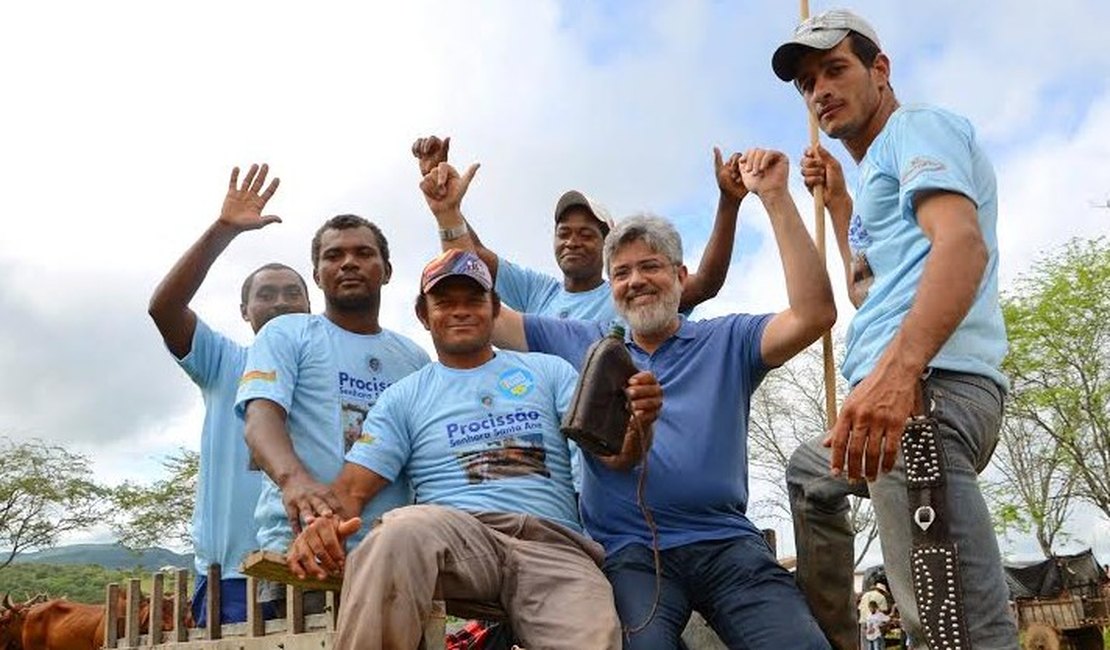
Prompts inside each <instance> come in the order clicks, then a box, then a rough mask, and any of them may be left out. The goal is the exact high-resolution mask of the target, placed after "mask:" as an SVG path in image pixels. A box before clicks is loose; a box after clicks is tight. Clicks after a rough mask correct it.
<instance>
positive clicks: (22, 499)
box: [0, 437, 108, 569]
mask: <svg viewBox="0 0 1110 650" xmlns="http://www.w3.org/2000/svg"><path fill="white" fill-rule="evenodd" d="M0 458H3V459H4V462H3V464H0V549H4V550H2V551H0V569H4V568H5V567H7V566H8V565H9V564H11V562H12V560H13V559H15V556H16V554H17V553H20V552H22V551H28V550H32V549H42V548H48V547H51V546H54V545H55V544H56V543H57V542H58V538H59V537H61V536H62V535H64V534H65V533H69V532H72V531H78V530H83V529H86V528H90V527H92V526H94V525H96V524H98V523H100V522H101V519H102V518H103V515H104V508H105V506H106V505H107V503H106V502H107V500H106V498H105V497H106V496H107V492H108V490H107V489H106V488H104V487H103V486H101V485H99V484H97V483H95V482H94V481H92V480H90V479H89V477H90V476H92V468H91V465H90V463H89V459H88V458H86V457H85V456H83V455H81V454H77V453H73V452H70V451H68V450H66V449H65V448H64V447H61V446H59V445H53V444H48V443H46V442H43V441H42V440H29V441H26V442H16V441H14V440H11V439H9V438H6V437H0Z"/></svg>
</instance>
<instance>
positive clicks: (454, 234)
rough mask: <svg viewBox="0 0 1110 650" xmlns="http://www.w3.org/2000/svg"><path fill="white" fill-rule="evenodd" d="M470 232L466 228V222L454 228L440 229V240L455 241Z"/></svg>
mask: <svg viewBox="0 0 1110 650" xmlns="http://www.w3.org/2000/svg"><path fill="white" fill-rule="evenodd" d="M468 232H470V229H469V228H467V227H466V222H465V221H464V222H462V223H461V224H459V225H458V226H455V227H454V228H440V229H439V238H440V240H441V241H453V240H455V239H458V238H459V237H462V236H463V235H465V234H466V233H468Z"/></svg>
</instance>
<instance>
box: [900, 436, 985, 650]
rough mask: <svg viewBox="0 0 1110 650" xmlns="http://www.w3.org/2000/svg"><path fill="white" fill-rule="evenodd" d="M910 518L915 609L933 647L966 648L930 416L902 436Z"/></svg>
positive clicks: (955, 558)
mask: <svg viewBox="0 0 1110 650" xmlns="http://www.w3.org/2000/svg"><path fill="white" fill-rule="evenodd" d="M902 450H903V451H902V453H903V456H904V458H905V463H906V489H907V490H908V491H909V505H910V508H909V510H910V512H909V516H910V517H911V519H912V520H913V547H912V549H911V551H910V564H911V567H910V568H911V573H912V575H913V591H914V596H915V597H916V599H917V610H918V614H919V616H920V617H921V624H922V626H923V627H924V628H925V636H926V640H927V641H928V642H929V647H930V648H932V650H964V649H970V648H971V640H970V639H969V638H968V634H967V621H966V619H965V618H964V607H963V590H962V588H961V586H960V562H959V549H958V548H957V545H956V544H955V543H954V542H953V541H952V540H951V538H950V537H949V531H948V517H947V516H946V513H945V503H946V500H945V468H944V453H943V451H942V450H941V446H940V440H939V433H938V430H937V422H936V419H935V418H932V417H926V416H924V415H917V416H914V417H913V418H911V419H910V421H909V422H908V423H907V424H906V430H905V433H903V435H902Z"/></svg>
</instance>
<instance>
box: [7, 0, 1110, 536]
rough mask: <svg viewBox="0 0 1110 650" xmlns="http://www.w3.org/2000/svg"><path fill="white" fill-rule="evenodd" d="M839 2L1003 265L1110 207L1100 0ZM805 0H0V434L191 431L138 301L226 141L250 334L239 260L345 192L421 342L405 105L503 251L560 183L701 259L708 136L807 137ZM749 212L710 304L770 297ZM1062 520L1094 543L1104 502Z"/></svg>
mask: <svg viewBox="0 0 1110 650" xmlns="http://www.w3.org/2000/svg"><path fill="white" fill-rule="evenodd" d="M833 6H838V5H834V4H829V3H825V2H820V1H818V2H814V3H813V7H812V8H813V10H814V11H815V12H816V11H820V10H824V9H828V8H832V7H833ZM853 8H855V9H856V10H857V11H859V12H860V13H862V14H864V15H866V16H867V17H869V18H870V19H871V21H872V23H873V24H874V25H875V27H876V29H877V30H878V32H879V34H880V37H881V39H882V41H883V47H884V50H886V51H887V52H888V53H889V54H890V56H891V58H892V60H893V85H894V87H895V89H896V90H897V93H898V96H899V98H900V99H901V100H902V102H903V103H917V102H926V101H927V102H932V103H937V104H940V105H943V106H946V107H948V108H951V109H953V110H955V111H957V112H960V113H963V114H965V115H967V116H968V117H970V118H971V120H972V121H973V122H974V123H975V124H976V126H977V128H978V133H979V136H980V138H981V139H982V141H983V143H984V145H985V146H986V148H987V150H988V151H989V152H990V153H991V154H992V156H993V159H994V161H995V164H996V167H997V170H998V175H999V186H1000V196H1001V205H1000V212H1001V216H1000V224H999V233H1000V235H999V236H1000V244H1001V248H1002V264H1001V269H1002V271H1001V272H1002V280H1003V285H1004V286H1005V285H1007V284H1009V283H1010V282H1012V281H1013V280H1014V278H1015V277H1017V276H1018V275H1019V274H1021V273H1022V272H1024V271H1025V270H1027V269H1028V268H1029V266H1030V264H1031V262H1032V260H1033V259H1035V257H1036V256H1037V255H1038V253H1040V252H1041V251H1044V250H1046V249H1050V248H1052V247H1054V246H1056V245H1058V244H1060V243H1062V242H1064V241H1066V240H1067V239H1069V238H1071V237H1075V236H1084V237H1089V236H1096V235H1099V234H1104V233H1107V232H1110V210H1106V209H1097V208H1095V207H1093V204H1106V203H1107V201H1108V199H1110V87H1108V79H1110V75H1108V74H1107V71H1108V70H1110V48H1107V47H1106V46H1105V35H1104V30H1103V26H1104V25H1106V24H1108V22H1110V4H1108V3H1106V2H1103V1H1102V0H1056V1H1055V2H1052V3H1043V2H1032V1H1029V0H1016V1H1015V0H1007V1H1002V0H983V1H980V2H975V3H967V2H962V1H958V0H934V1H932V2H928V3H914V4H905V3H890V2H880V1H878V0H859V1H858V2H856V3H855V4H854V5H853ZM796 12H797V3H793V2H767V1H759V2H757V1H750V0H746V1H741V0H737V1H733V2H694V1H689V2H677V1H676V2H636V3H631V2H628V3H626V2H617V1H615V0H614V1H609V2H586V1H581V0H580V1H570V2H553V1H541V0H534V1H531V2H514V1H508V0H507V1H505V2H470V3H446V2H443V3H430V2H403V3H402V2H395V3H388V4H387V3H366V2H350V3H344V2H336V3H315V4H312V5H311V8H310V5H309V4H305V3H284V2H214V1H213V2H208V1H204V0H202V1H198V2H190V3H178V4H172V5H171V4H166V3H151V2H138V1H136V2H119V1H115V0H109V1H108V2H100V3H85V2H53V1H50V0H44V1H42V2H34V3H9V4H8V5H6V6H5V7H4V9H2V10H0V56H2V57H3V60H4V61H5V62H6V63H5V65H4V66H2V67H0V84H2V87H3V89H4V95H5V101H4V102H3V108H2V109H0V116H2V117H0V143H2V144H0V177H2V178H3V179H4V181H3V185H2V188H3V189H2V191H0V215H3V217H2V219H3V229H2V232H3V234H2V236H0V368H2V370H3V372H2V373H0V433H2V434H3V435H8V436H12V437H15V438H17V439H24V438H30V437H41V438H48V439H52V440H56V441H59V442H64V443H66V444H67V445H69V446H71V447H72V448H74V449H76V450H80V451H82V452H85V453H88V454H90V455H91V456H92V457H93V458H94V459H95V462H96V467H97V471H98V472H99V474H100V477H101V478H102V479H104V480H106V481H112V482H114V481H119V480H123V479H135V480H149V479H151V478H153V477H154V476H155V474H156V473H157V470H158V466H159V461H160V459H161V458H162V457H163V456H164V455H165V454H166V453H168V452H170V451H172V450H173V449H175V448H176V447H178V446H187V447H196V446H197V441H198V436H199V422H200V419H201V413H202V406H201V403H200V399H199V396H198V394H197V391H196V390H195V389H194V388H193V387H192V385H191V384H190V383H189V382H188V380H187V379H186V378H185V376H184V374H183V373H181V372H180V371H179V370H178V369H177V368H176V366H175V365H174V363H173V362H172V361H171V359H170V357H169V355H168V353H167V352H166V351H165V349H164V348H163V347H162V345H161V341H160V339H159V337H158V336H157V334H156V332H155V329H154V327H153V326H152V324H151V323H150V321H149V319H148V317H147V316H146V303H147V300H148V298H149V296H150V293H151V291H152V290H153V288H154V287H155V285H156V284H157V283H158V281H159V280H160V278H161V277H162V275H163V274H164V273H165V272H166V271H167V270H168V269H169V267H170V266H171V265H172V263H173V262H174V260H175V259H176V258H177V256H178V255H180V254H181V252H182V251H183V250H184V249H185V248H186V247H187V246H188V245H189V244H190V243H192V241H194V240H195V238H196V237H197V236H198V235H199V234H200V233H201V232H202V231H203V229H204V228H205V227H206V226H207V225H208V224H209V223H211V222H212V221H213V220H214V218H215V217H216V216H217V214H218V210H219V206H220V202H221V200H222V197H223V193H224V190H225V188H226V179H227V174H228V172H229V170H230V168H231V167H232V166H233V165H241V166H246V165H249V164H250V163H251V162H255V161H258V162H261V161H266V162H269V163H270V165H271V167H272V169H273V170H274V172H276V173H277V174H278V175H279V176H280V177H281V179H282V185H281V189H280V190H279V192H278V194H277V196H276V197H275V199H274V200H273V202H272V203H271V206H270V207H271V208H272V211H273V212H274V213H276V214H279V215H281V216H282V217H283V219H284V223H282V224H280V225H275V226H272V227H269V228H267V229H265V230H263V231H260V232H254V233H248V234H246V235H244V236H242V237H241V238H240V239H239V240H238V241H236V242H234V243H233V244H232V246H231V247H230V249H229V250H228V251H227V253H226V254H225V255H224V257H223V258H222V259H221V260H219V262H218V263H217V265H216V266H215V268H214V269H213V270H212V272H211V274H210V275H209V278H208V281H207V282H206V284H205V285H204V287H203V288H202V290H201V291H200V293H199V295H198V296H197V298H196V300H195V301H194V304H193V306H194V308H195V309H196V310H197V311H198V312H199V313H200V314H201V315H202V317H203V318H204V319H206V320H207V321H208V322H209V323H211V324H212V325H214V326H215V327H217V328H218V329H220V330H222V331H224V332H226V333H228V334H229V335H231V336H233V337H235V338H237V339H240V340H242V341H244V342H246V341H249V340H250V330H249V328H248V327H247V325H246V324H245V323H243V322H242V321H240V320H239V318H238V310H237V302H238V298H237V296H238V285H239V283H240V282H241V281H242V278H243V277H244V275H245V274H246V273H247V272H249V270H251V269H252V268H254V267H256V266H258V265H260V264H262V263H264V262H267V261H271V260H280V261H283V262H286V263H289V264H291V265H293V266H294V267H296V268H298V269H299V270H301V271H302V272H303V273H305V274H306V275H308V274H309V273H310V264H309V257H308V242H309V239H310V237H311V234H312V232H313V231H314V230H315V229H316V227H317V226H318V225H319V224H320V223H321V222H322V221H323V220H324V219H326V218H327V217H329V216H331V215H333V214H336V213H339V212H355V213H358V214H362V215H365V216H367V217H369V218H371V219H374V220H375V221H377V222H378V223H379V224H380V225H381V226H382V227H383V229H384V230H385V232H386V234H387V236H388V237H389V238H390V240H391V248H392V249H393V251H394V253H393V254H394V266H395V275H394V278H393V282H392V283H391V284H390V285H389V286H388V287H387V288H386V289H385V297H384V303H385V304H384V307H383V314H382V320H383V322H384V324H385V325H386V326H387V327H390V328H392V329H396V330H399V331H401V332H403V333H406V334H409V335H411V336H413V337H414V338H416V339H417V340H418V341H420V342H422V343H424V344H428V343H429V340H428V339H427V337H426V336H425V335H424V333H423V331H422V330H421V328H420V326H419V323H418V322H417V321H416V319H415V317H414V316H413V315H412V313H411V309H410V305H411V301H412V297H413V295H414V293H415V291H416V279H417V274H418V272H419V269H420V267H421V266H422V263H423V262H424V261H425V260H426V259H427V258H429V257H430V256H432V255H433V254H434V252H435V251H436V250H437V248H438V242H437V241H436V238H435V234H434V229H433V225H432V219H431V217H430V216H429V214H428V213H427V210H426V208H425V207H424V205H423V201H422V199H421V197H420V195H419V192H418V190H417V187H416V186H417V182H418V178H417V173H416V170H415V164H414V161H413V159H412V158H411V156H410V154H409V144H410V142H411V141H412V140H413V138H415V137H417V136H419V135H422V134H428V133H437V134H450V135H452V136H453V138H454V139H453V146H452V155H453V158H454V159H455V160H456V161H458V162H460V163H467V162H470V161H481V163H482V169H481V171H480V172H479V176H478V178H477V180H476V181H475V182H474V184H473V185H472V186H471V190H470V196H468V198H467V202H466V204H465V206H464V209H465V212H466V213H467V215H468V216H469V217H470V219H471V221H472V222H473V224H474V225H475V227H476V228H477V229H478V230H479V231H480V232H481V233H482V236H483V239H484V240H485V241H486V242H487V243H488V244H489V245H490V246H491V247H493V248H494V249H496V250H497V251H498V252H500V253H502V254H503V255H505V256H506V257H508V258H512V259H517V260H523V261H526V262H528V263H530V264H533V265H534V266H536V267H540V268H543V269H547V270H554V269H555V268H556V267H555V265H554V261H553V259H552V255H551V252H550V251H551V245H550V231H551V212H552V209H553V206H554V203H555V200H556V198H557V197H558V196H559V194H560V193H561V192H563V191H564V190H566V189H569V188H575V189H580V190H583V191H586V192H587V193H590V194H591V195H593V196H595V197H597V198H598V199H600V200H601V201H602V202H603V203H606V204H607V205H608V206H609V207H610V209H611V210H612V211H613V213H614V214H616V215H623V214H627V213H630V212H633V211H639V210H650V211H654V212H657V213H660V214H663V215H667V216H669V217H671V218H673V219H674V220H675V221H676V222H677V223H678V224H679V226H680V229H681V231H682V233H683V236H684V238H685V247H686V253H687V255H688V256H689V261H690V262H691V263H696V260H697V259H698V257H699V256H700V253H701V249H702V247H703V245H704V243H705V239H706V236H707V234H708V232H709V228H710V226H711V222H712V217H713V211H714V209H715V205H716V192H717V190H716V186H715V183H714V180H713V176H712V164H711V148H712V147H713V145H719V146H721V147H722V148H724V149H726V150H727V151H729V152H731V151H735V150H742V149H745V148H748V147H751V146H767V147H773V148H777V149H781V150H783V151H786V152H787V153H789V154H790V155H791V157H792V159H796V158H797V155H798V154H799V153H800V152H801V150H802V148H803V147H804V145H805V140H806V137H807V131H806V122H805V119H806V118H805V114H804V109H803V107H802V105H801V102H800V100H799V98H798V96H797V94H796V93H795V91H794V90H793V89H792V87H790V86H789V85H786V84H783V83H780V82H779V81H778V80H777V79H776V78H775V77H774V76H773V74H772V73H771V70H770V65H769V57H770V53H771V52H772V50H773V49H774V48H775V46H776V45H777V44H778V43H779V42H780V41H781V40H782V39H783V38H784V37H785V36H787V35H788V34H789V33H790V31H791V29H792V28H793V26H794V24H795V23H796V21H797V14H796ZM829 146H830V147H832V149H833V151H834V152H837V153H843V151H842V150H841V149H840V148H839V145H829ZM795 169H796V167H795ZM793 182H794V183H795V184H796V185H797V187H795V193H796V196H797V198H798V199H799V201H804V200H805V195H804V190H803V189H802V188H801V187H800V182H799V178H798V176H797V174H794V176H793ZM806 205H807V206H808V203H807V204H806ZM810 212H811V209H810V208H808V207H803V214H807V215H808V214H810ZM741 221H742V224H741V227H740V232H739V234H738V245H737V250H736V254H735V256H734V259H733V261H732V267H731V271H730V275H729V279H728V283H727V284H726V286H725V289H724V290H723V291H722V293H721V295H720V296H719V297H718V298H717V299H716V300H715V301H713V302H712V303H710V304H707V305H705V306H704V307H703V308H702V309H701V310H700V312H699V313H700V314H701V315H715V314H720V313H727V312H730V311H737V310H745V311H756V310H772V309H778V308H781V307H783V306H784V305H785V297H784V291H783V283H782V279H781V267H780V266H779V263H778V259H777V255H776V252H775V249H774V245H773V240H772V239H771V235H770V230H769V226H768V223H767V219H766V215H765V214H764V213H763V211H762V209H761V208H760V206H759V205H758V201H756V200H751V199H750V200H748V201H746V202H745V204H744V206H743V209H742V211H741ZM830 250H835V248H834V247H830ZM838 264H839V262H838V260H835V259H834V260H832V261H831V262H830V268H832V269H833V270H834V273H838V272H837V271H836V269H837V268H838ZM833 277H834V278H835V279H836V280H837V281H839V277H840V276H839V275H834V276H833ZM834 284H836V285H837V286H838V291H839V293H838V300H839V305H840V313H841V324H840V325H838V327H843V324H844V323H846V322H847V319H848V318H849V317H850V315H851V310H850V308H849V306H848V303H847V301H846V300H845V299H844V294H843V291H842V290H840V289H839V282H837V283H834ZM313 301H314V307H316V308H317V309H318V308H320V307H321V306H322V297H321V296H320V294H319V292H315V293H314V294H313ZM766 523H770V522H766ZM780 528H783V526H782V525H781V524H780ZM783 532H784V533H785V532H786V531H785V529H784V530H783ZM1073 532H1074V533H1075V535H1076V537H1077V538H1078V541H1077V544H1079V545H1086V544H1096V545H1097V546H1099V547H1100V548H1101V549H1103V555H1104V556H1110V525H1107V524H1106V522H1105V521H1103V522H1101V524H1100V525H1096V526H1093V527H1092V526H1086V525H1084V526H1078V527H1077V529H1076V530H1074V531H1073ZM1012 546H1013V548H1012V549H1011V551H1012V552H1015V553H1018V554H1021V552H1022V549H1023V548H1026V546H1024V545H1023V544H1022V543H1021V542H1020V541H1019V542H1015V543H1014V544H1013V545H1012Z"/></svg>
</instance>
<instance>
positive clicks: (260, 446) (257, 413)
mask: <svg viewBox="0 0 1110 650" xmlns="http://www.w3.org/2000/svg"><path fill="white" fill-rule="evenodd" d="M244 435H245V436H246V439H247V447H248V448H250V452H251V457H252V458H253V459H254V461H255V462H256V463H258V466H259V467H260V468H262V471H264V472H266V475H267V476H269V477H270V480H272V481H273V482H274V483H276V484H277V485H278V487H281V486H283V485H285V483H286V481H288V480H289V479H290V478H292V477H295V476H298V475H306V474H307V473H308V470H306V469H305V466H304V465H303V464H302V463H301V459H300V458H298V457H297V452H296V451H295V450H294V449H293V440H292V439H291V438H290V437H289V431H288V429H286V425H285V413H284V411H283V410H282V408H281V407H280V406H278V405H277V404H275V403H273V402H271V401H269V400H265V399H256V400H252V401H251V402H250V403H249V404H247V418H246V426H245V427H244Z"/></svg>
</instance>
